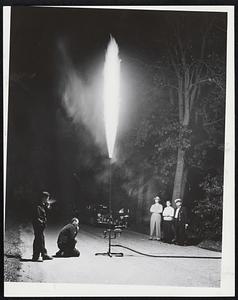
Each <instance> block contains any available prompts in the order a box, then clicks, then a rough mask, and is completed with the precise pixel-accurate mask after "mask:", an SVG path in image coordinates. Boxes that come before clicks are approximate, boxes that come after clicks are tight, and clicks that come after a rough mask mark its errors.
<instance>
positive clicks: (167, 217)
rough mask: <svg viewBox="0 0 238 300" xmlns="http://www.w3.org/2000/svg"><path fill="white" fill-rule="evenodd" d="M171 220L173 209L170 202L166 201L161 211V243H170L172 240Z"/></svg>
mask: <svg viewBox="0 0 238 300" xmlns="http://www.w3.org/2000/svg"><path fill="white" fill-rule="evenodd" d="M173 219H174V208H173V207H172V206H171V201H166V207H165V208H164V211H163V241H164V242H165V243H169V244H170V243H171V242H172V239H173V235H174V232H173Z"/></svg>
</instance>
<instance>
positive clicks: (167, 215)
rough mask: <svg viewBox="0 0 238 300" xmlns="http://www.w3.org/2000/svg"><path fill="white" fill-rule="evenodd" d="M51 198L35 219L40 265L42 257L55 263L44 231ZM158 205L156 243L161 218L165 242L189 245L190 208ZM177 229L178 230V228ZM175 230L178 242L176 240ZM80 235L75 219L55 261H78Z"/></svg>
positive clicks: (66, 229) (153, 208) (179, 204)
mask: <svg viewBox="0 0 238 300" xmlns="http://www.w3.org/2000/svg"><path fill="white" fill-rule="evenodd" d="M49 198H50V194H49V193H48V192H42V194H41V198H40V200H39V203H38V204H37V206H36V208H35V211H34V215H33V221H32V224H33V229H34V235H35V238H34V242H33V256H32V260H33V261H38V260H39V257H40V256H41V257H42V259H43V260H51V259H53V258H52V257H51V256H49V255H48V254H47V250H46V247H45V237H44V230H45V227H46V221H47V215H46V211H47V209H49V208H50V204H49ZM154 200H155V204H153V205H152V206H151V209H150V211H151V213H152V215H151V223H150V239H153V232H154V229H155V232H156V239H157V240H160V237H161V229H160V226H161V219H162V218H161V215H162V217H163V229H164V230H163V231H164V236H163V239H164V241H165V242H169V243H170V242H172V241H175V242H176V243H177V244H179V245H184V243H185V230H186V228H187V226H188V224H187V212H186V208H184V207H183V206H182V200H181V199H176V200H175V204H176V206H177V208H176V210H174V208H173V207H172V206H171V202H170V201H167V202H166V207H165V208H164V209H163V206H162V205H161V204H160V203H159V201H160V198H159V197H158V196H157V197H155V198H154ZM174 226H175V227H174ZM174 228H175V239H173V236H174ZM78 231H79V220H78V219H77V218H73V219H72V220H71V223H69V224H67V225H65V226H64V227H63V228H62V229H61V230H60V233H59V235H58V239H57V245H58V248H59V251H58V252H56V254H55V257H78V256H80V252H79V250H78V249H76V248H75V245H76V243H77V240H76V236H77V234H78Z"/></svg>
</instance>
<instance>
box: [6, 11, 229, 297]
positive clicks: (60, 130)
mask: <svg viewBox="0 0 238 300" xmlns="http://www.w3.org/2000/svg"><path fill="white" fill-rule="evenodd" d="M208 8H211V7H206V8H204V7H203V9H200V10H199V9H197V10H196V9H195V8H194V7H193V9H188V8H186V9H184V10H183V9H182V7H180V9H177V10H176V9H175V8H173V7H172V6H171V7H168V8H167V9H160V7H159V6H158V7H157V8H156V9H146V7H145V8H144V9H143V8H142V9H139V8H138V9H137V8H136V7H133V8H132V7H130V8H129V7H123V8H122V7H121V8H120V7H117V8H113V7H103V6H102V7H50V6H38V7H36V6H12V7H11V9H10V14H9V20H8V22H9V40H8V42H5V40H4V43H5V46H6V45H8V46H9V52H8V54H7V55H5V57H4V66H7V65H8V66H9V71H8V73H4V76H5V77H4V80H5V81H4V82H6V79H7V84H5V85H4V88H5V87H6V90H7V92H6V91H5V110H4V113H5V115H4V117H5V123H4V126H5V128H4V139H5V143H4V155H5V156H4V158H5V173H4V175H5V181H4V195H5V202H4V283H5V288H6V289H7V291H8V292H7V293H8V294H11V293H12V295H15V296H16V295H17V294H16V293H17V292H16V290H15V294H14V284H17V286H18V290H20V287H19V285H20V284H22V288H21V293H23V294H24V293H25V295H31V296H32V295H33V296H37V295H42V294H41V292H42V290H41V287H43V286H44V284H54V285H55V286H61V288H62V289H64V288H63V286H65V290H64V295H68V294H67V292H66V289H67V284H74V286H77V285H76V284H78V285H79V286H80V285H83V286H86V287H87V289H88V295H92V290H93V289H94V286H99V287H100V286H103V287H105V291H106V290H107V287H108V289H110V293H111V295H112V294H113V289H112V287H114V286H117V288H118V289H119V290H120V288H121V289H125V290H124V291H126V289H127V288H130V289H131V292H130V293H134V295H138V293H139V290H140V288H142V287H144V288H145V291H148V290H152V289H153V288H155V291H157V292H155V295H159V292H158V291H159V289H160V288H161V289H164V290H165V292H166V291H167V293H170V292H171V291H173V289H177V288H185V289H186V288H196V289H199V288H201V290H203V289H206V288H208V289H209V288H210V291H211V292H212V289H216V291H217V292H216V293H217V294H219V289H221V288H222V287H225V284H226V283H227V282H229V284H230V286H233V284H234V282H233V273H232V270H230V269H229V268H230V265H232V259H233V256H232V255H233V254H232V252H231V254H232V255H230V254H229V253H228V252H226V251H232V247H233V242H234V235H233V234H234V228H233V227H232V226H230V225H229V224H231V225H232V223H231V222H232V220H233V214H234V211H233V208H234V198H233V197H234V193H233V188H234V187H233V186H232V184H233V171H234V169H233V164H234V161H233V163H232V157H233V152H234V148H233V146H234V141H233V138H234V137H233V136H232V134H233V130H234V128H233V118H234V116H233V115H234V111H232V107H233V106H232V105H233V102H234V94H233V92H232V89H233V88H234V86H233V85H232V84H234V82H233V80H232V78H231V80H230V79H229V81H228V73H227V72H228V70H231V71H232V67H231V68H230V67H229V66H230V58H229V57H230V56H229V55H231V54H232V53H233V52H232V51H230V50H229V49H231V48H228V47H230V46H229V43H228V42H229V38H228V36H229V35H228V34H229V30H228V24H229V22H228V19H229V18H228V12H227V11H226V9H223V10H222V9H220V10H219V9H217V10H215V9H210V10H209V9H208ZM5 20H6V19H5ZM228 50H229V51H228ZM4 53H5V54H6V52H4ZM229 68H230V69H229ZM233 71H234V69H233ZM229 74H230V75H231V76H233V75H234V74H232V73H231V72H229ZM229 93H230V94H229ZM229 95H230V96H229ZM228 112H229V113H228ZM229 134H230V137H229ZM229 159H230V160H229ZM229 167H231V169H229ZM226 176H230V177H226ZM229 184H230V186H229ZM229 220H230V221H229ZM225 247H226V248H225ZM227 248H229V249H227ZM227 257H228V258H229V259H230V263H229V261H228V262H227ZM223 273H225V275H224V276H228V277H224V281H223V275H222V274H223ZM25 283H27V284H30V283H31V284H33V283H34V284H38V285H37V288H34V289H32V291H31V292H29V290H28V286H30V285H24V284H25ZM17 286H16V287H17ZM34 286H35V287H36V285H34ZM156 289H157V290H156ZM79 290H80V289H79ZM108 291H109V290H108ZM161 291H162V290H161ZM227 291H228V292H227V293H228V294H229V293H231V292H230V290H229V289H228V288H227ZM29 293H30V294H29ZM82 293H83V292H82ZM85 293H86V292H85ZM95 293H96V288H95ZM98 293H99V292H98ZM106 293H107V292H105V293H103V292H101V294H105V295H106ZM108 293H109V292H108ZM156 293H157V294H156ZM214 293H215V292H214ZM78 295H82V294H80V293H79V294H78ZM119 295H120V293H119ZM207 295H208V294H207Z"/></svg>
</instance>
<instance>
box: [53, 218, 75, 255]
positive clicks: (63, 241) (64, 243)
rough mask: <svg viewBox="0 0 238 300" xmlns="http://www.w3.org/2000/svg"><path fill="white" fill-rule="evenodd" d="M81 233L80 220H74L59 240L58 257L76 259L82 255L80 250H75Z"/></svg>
mask: <svg viewBox="0 0 238 300" xmlns="http://www.w3.org/2000/svg"><path fill="white" fill-rule="evenodd" d="M78 231H79V220H78V219H77V218H73V219H72V221H71V223H69V224H67V225H65V226H64V227H63V228H62V229H61V231H60V233H59V237H58V240H57V245H58V248H59V251H58V252H57V253H56V256H57V257H76V256H79V255H80V252H79V250H77V249H76V248H75V245H76V243H77V240H76V239H75V237H76V235H77V234H78Z"/></svg>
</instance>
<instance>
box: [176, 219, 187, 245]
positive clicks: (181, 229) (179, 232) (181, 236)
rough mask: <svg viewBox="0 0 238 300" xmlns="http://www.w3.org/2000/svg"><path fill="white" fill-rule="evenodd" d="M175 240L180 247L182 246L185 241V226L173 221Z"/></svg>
mask: <svg viewBox="0 0 238 300" xmlns="http://www.w3.org/2000/svg"><path fill="white" fill-rule="evenodd" d="M175 239H176V242H177V243H178V244H180V245H183V244H184V243H185V241H186V230H185V224H184V223H182V222H179V221H178V220H176V221H175Z"/></svg>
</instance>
